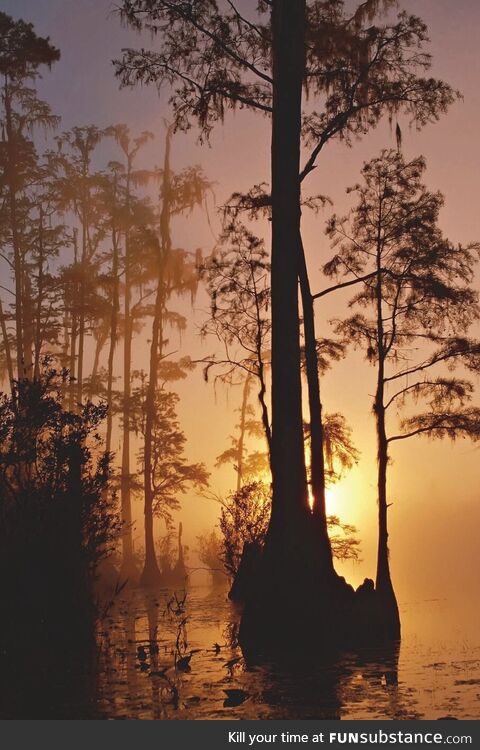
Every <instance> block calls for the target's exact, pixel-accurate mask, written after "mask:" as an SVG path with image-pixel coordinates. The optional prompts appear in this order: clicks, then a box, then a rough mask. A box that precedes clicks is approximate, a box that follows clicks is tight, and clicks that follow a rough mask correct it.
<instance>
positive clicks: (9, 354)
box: [0, 299, 15, 388]
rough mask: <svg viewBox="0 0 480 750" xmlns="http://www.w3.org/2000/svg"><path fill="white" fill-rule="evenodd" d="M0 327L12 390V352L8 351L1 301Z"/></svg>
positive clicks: (8, 345) (0, 302)
mask: <svg viewBox="0 0 480 750" xmlns="http://www.w3.org/2000/svg"><path fill="white" fill-rule="evenodd" d="M0 326H1V329H2V337H3V348H4V350H5V362H6V365H7V373H8V381H9V383H10V388H12V385H13V380H14V377H15V376H14V372H13V360H12V352H11V349H10V339H9V338H8V331H7V324H6V322H5V315H4V312H3V305H2V300H1V299H0Z"/></svg>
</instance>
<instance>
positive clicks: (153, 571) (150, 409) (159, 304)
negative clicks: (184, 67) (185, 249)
mask: <svg viewBox="0 0 480 750" xmlns="http://www.w3.org/2000/svg"><path fill="white" fill-rule="evenodd" d="M171 139H172V128H171V127H169V128H168V129H167V135H166V140H165V159H164V165H163V183H162V196H163V205H162V211H161V214H160V252H159V257H158V279H157V293H156V297H155V310H154V315H153V323H152V342H151V344H150V371H149V378H148V387H147V394H146V398H145V448H144V494H145V505H144V516H145V566H144V569H143V572H142V576H141V583H142V584H143V585H146V586H151V585H155V584H156V583H158V582H159V581H160V579H161V574H160V570H159V567H158V563H157V556H156V554H155V544H154V536H153V502H154V497H153V427H154V420H155V396H156V393H157V384H158V365H159V362H160V357H161V350H162V348H163V312H164V306H165V267H166V262H167V258H168V256H169V254H170V251H171V238H170V194H171V172H170V149H171Z"/></svg>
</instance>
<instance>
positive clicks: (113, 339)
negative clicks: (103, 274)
mask: <svg viewBox="0 0 480 750" xmlns="http://www.w3.org/2000/svg"><path fill="white" fill-rule="evenodd" d="M114 200H115V199H114ZM114 211H115V206H114ZM112 281H113V289H112V313H111V318H110V348H109V351H108V380H107V409H108V411H107V434H106V440H105V450H106V451H107V453H110V450H111V446H112V428H113V413H112V409H113V360H114V356H115V347H116V345H117V328H118V308H119V279H118V233H117V228H116V226H115V220H114V221H113V225H112Z"/></svg>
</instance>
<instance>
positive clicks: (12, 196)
mask: <svg viewBox="0 0 480 750" xmlns="http://www.w3.org/2000/svg"><path fill="white" fill-rule="evenodd" d="M3 96H4V104H5V130H6V135H7V169H6V175H5V176H6V182H7V190H8V210H9V214H10V216H9V218H10V230H11V233H12V247H13V269H14V274H15V338H16V349H17V379H18V380H23V378H25V377H26V373H25V361H24V342H23V258H22V250H21V246H20V236H19V231H18V219H17V178H16V160H15V147H16V144H15V141H16V134H15V133H14V129H13V122H12V104H11V100H10V90H9V85H8V79H7V76H5V83H4V87H3Z"/></svg>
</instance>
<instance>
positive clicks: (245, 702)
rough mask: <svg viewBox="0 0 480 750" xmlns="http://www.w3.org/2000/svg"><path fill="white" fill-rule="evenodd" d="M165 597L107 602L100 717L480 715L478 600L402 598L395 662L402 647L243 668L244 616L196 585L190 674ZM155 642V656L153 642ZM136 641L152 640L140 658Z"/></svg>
mask: <svg viewBox="0 0 480 750" xmlns="http://www.w3.org/2000/svg"><path fill="white" fill-rule="evenodd" d="M168 596H169V595H168V594H167V592H159V593H158V595H155V594H149V595H145V594H143V593H141V592H138V591H135V592H132V593H131V594H129V595H128V597H125V598H122V599H120V600H119V602H118V603H117V604H116V605H115V607H114V609H113V610H112V612H111V618H110V619H109V620H108V622H106V623H105V625H104V629H103V633H104V638H105V641H104V642H105V651H104V660H103V661H102V664H103V668H102V670H101V672H100V675H99V681H98V685H99V688H98V690H99V692H98V699H97V703H96V711H98V713H99V714H100V715H102V716H105V717H108V718H136V719H155V718H158V719H194V718H195V719H228V718H239V719H240V718H241V719H397V720H398V719H439V718H441V717H445V716H450V717H455V718H457V719H473V718H476V717H477V716H478V705H479V694H480V636H479V629H478V601H477V602H476V603H469V604H466V603H465V602H464V603H463V604H459V603H457V602H454V601H452V600H420V601H415V602H413V601H412V602H404V603H402V602H400V610H401V616H402V625H403V637H402V643H401V645H400V647H399V651H398V662H397V653H396V650H395V649H391V650H389V651H388V650H387V651H386V650H384V649H383V650H382V649H378V650H375V649H369V650H365V651H364V652H359V653H355V654H354V653H346V654H343V655H340V656H334V655H332V658H331V661H330V662H329V663H328V660H327V663H325V662H324V663H323V664H317V665H314V667H313V669H312V662H311V660H309V659H308V658H307V659H306V660H305V662H304V664H302V663H300V662H299V663H293V664H292V663H288V661H289V660H288V654H286V655H285V656H286V663H285V664H282V665H278V664H274V663H270V664H263V665H262V666H258V665H257V666H255V665H247V664H246V663H245V661H244V659H243V657H242V652H241V650H240V649H239V647H238V646H235V643H234V636H235V633H236V626H237V624H238V613H236V612H235V608H234V607H233V606H232V605H231V604H230V602H228V600H227V598H226V591H224V590H221V589H212V588H210V587H209V586H193V587H192V588H191V589H190V590H189V592H188V595H187V600H186V605H185V615H184V616H185V617H186V618H187V624H186V629H187V641H188V646H187V649H186V650H187V652H188V653H193V655H192V658H191V660H190V664H189V666H190V670H191V671H186V672H185V671H182V670H181V669H177V670H175V668H174V666H173V662H174V655H173V654H172V650H174V648H175V639H176V634H177V631H176V625H177V623H178V618H177V619H176V618H173V619H172V618H171V617H168V616H164V615H163V614H162V613H163V611H164V607H165V602H166V601H167V599H168ZM475 607H476V609H475ZM127 612H128V615H127V614H126V613H127ZM122 613H123V614H122ZM181 619H183V615H182V618H181ZM152 635H153V636H154V638H153V639H152V640H151V636H152ZM232 636H233V643H232ZM155 644H156V645H158V654H156V653H155V648H153V649H152V650H151V648H150V647H151V645H153V646H155ZM215 644H218V645H219V646H220V648H221V650H220V651H218V652H217V651H216V647H215ZM139 646H140V647H142V646H144V647H145V651H146V659H145V660H144V661H143V660H142V659H141V658H139V651H138V648H139ZM197 649H198V650H197ZM151 651H152V653H151ZM140 655H141V656H143V652H142V651H140ZM152 657H153V658H152ZM165 667H168V669H167V671H166V672H165V676H163V675H161V672H162V671H163V669H165ZM152 673H153V674H152ZM155 673H157V674H155ZM172 687H174V688H175V689H174V690H173V691H172ZM232 690H233V691H237V692H234V693H233V699H230V700H229V697H228V692H226V691H232ZM229 703H231V705H228V704H229ZM226 704H227V705H226ZM235 704H238V705H235Z"/></svg>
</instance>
